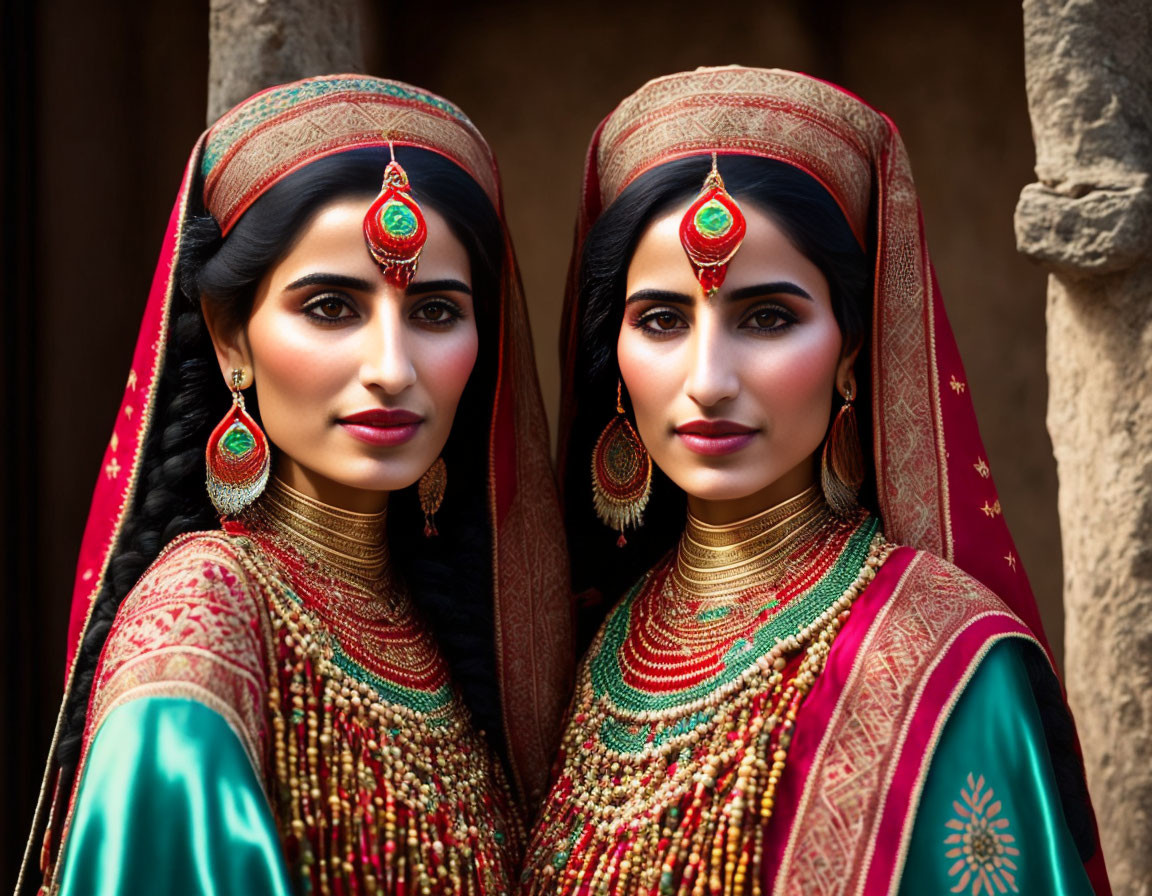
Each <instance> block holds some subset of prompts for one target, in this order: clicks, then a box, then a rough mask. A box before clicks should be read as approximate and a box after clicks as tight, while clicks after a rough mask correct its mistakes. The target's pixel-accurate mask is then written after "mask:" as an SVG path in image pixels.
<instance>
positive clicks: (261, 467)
mask: <svg viewBox="0 0 1152 896" xmlns="http://www.w3.org/2000/svg"><path fill="white" fill-rule="evenodd" d="M243 384H244V371H243V370H242V369H237V370H233V371H232V407H231V409H230V410H229V411H228V413H227V414H225V415H224V419H223V420H221V421H220V422H219V423H218V424H217V425H216V428H215V429H214V430H212V435H211V436H210V437H209V439H208V447H207V449H206V450H205V452H204V460H205V466H206V467H207V471H208V497H209V498H211V499H212V505H213V506H214V507H215V508H216V510H217V511H218V512H219V513H220V515H221V516H235V515H236V514H238V513H239V512H240V511H241V510H243V509H244V508H245V507H247V506H248V505H249V504H251V503H252V502H253V501H255V500H256V499H257V498H258V497H260V494H261V492H263V491H264V486H266V485H267V484H268V474H269V472H270V470H271V469H272V463H271V458H270V456H269V452H268V439H267V438H266V437H265V435H264V431H263V430H261V429H260V426H259V425H258V424H257V423H256V421H255V420H253V419H252V417H251V416H250V415H249V414H248V412H247V411H246V410H245V409H244V395H243V393H241V391H240V387H241V386H242V385H243Z"/></svg>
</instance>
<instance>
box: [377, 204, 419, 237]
mask: <svg viewBox="0 0 1152 896" xmlns="http://www.w3.org/2000/svg"><path fill="white" fill-rule="evenodd" d="M380 223H381V224H382V225H383V226H384V230H385V232H387V233H388V235H389V236H394V237H398V238H400V239H406V238H408V237H410V236H412V234H414V233H415V232H416V228H417V227H418V226H419V224H418V222H417V221H416V215H415V214H414V213H413V212H412V209H410V208H409V207H408V206H406V205H405V204H404V203H403V202H400V201H399V200H398V199H393V200H392V201H391V202H387V203H385V204H384V208H382V209H380Z"/></svg>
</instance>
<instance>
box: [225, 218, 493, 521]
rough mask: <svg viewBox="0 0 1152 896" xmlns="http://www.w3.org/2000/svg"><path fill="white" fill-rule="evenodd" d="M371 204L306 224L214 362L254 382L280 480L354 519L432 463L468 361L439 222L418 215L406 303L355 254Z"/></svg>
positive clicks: (449, 243) (463, 258)
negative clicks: (422, 224) (230, 348)
mask: <svg viewBox="0 0 1152 896" xmlns="http://www.w3.org/2000/svg"><path fill="white" fill-rule="evenodd" d="M371 204H372V199H371V198H347V199H341V200H338V201H335V202H332V203H330V204H329V205H326V206H324V207H323V208H322V209H321V210H320V211H319V212H318V213H317V214H316V215H315V216H314V217H313V218H312V219H311V221H310V222H309V223H308V224H307V225H306V226H305V227H304V228H303V230H302V231H301V232H300V234H299V236H298V238H297V240H296V241H295V243H294V244H293V245H292V247H291V248H290V249H289V250H288V252H287V253H285V255H284V256H282V257H281V258H280V260H279V261H278V262H276V263H275V264H274V265H273V266H272V267H271V268H270V269H269V270H268V272H267V273H266V274H265V276H264V278H263V280H262V281H261V282H260V284H259V287H258V289H257V292H256V298H255V302H254V305H253V310H252V316H251V318H250V319H249V321H248V324H247V326H246V327H245V329H244V332H243V333H242V334H238V336H237V338H236V339H235V340H234V341H235V349H234V351H235V352H238V353H239V355H238V356H237V357H233V356H232V355H228V353H227V352H225V355H222V356H221V370H222V372H223V373H224V374H225V377H226V378H230V373H231V369H232V368H233V367H245V368H246V369H247V370H248V371H249V372H250V375H251V380H250V381H251V382H252V383H253V384H254V385H255V390H256V394H257V395H258V396H259V403H260V418H261V422H262V424H263V427H264V431H265V433H266V434H267V436H268V438H269V439H270V440H271V442H272V443H273V444H274V445H275V446H276V448H277V449H278V452H277V455H276V461H275V463H276V475H278V476H279V477H280V478H281V479H282V480H284V481H285V482H286V483H287V484H288V485H290V486H292V487H293V488H296V489H298V490H299V491H302V492H304V493H305V494H308V495H311V496H312V497H315V498H317V499H319V500H321V501H324V502H326V503H329V504H333V505H336V506H339V507H344V508H346V509H349V510H358V511H369V510H374V509H380V508H381V507H383V506H384V504H385V503H386V502H387V496H388V493H389V492H391V491H394V490H396V489H400V488H404V487H406V486H409V485H411V484H412V483H414V482H415V481H416V480H417V479H419V478H420V476H422V475H423V474H424V473H425V471H427V470H428V468H429V467H430V466H431V465H432V463H433V462H434V461H435V460H436V458H437V456H438V455H439V454H440V451H441V449H443V447H444V443H445V442H446V441H447V439H448V433H449V431H450V430H451V428H452V420H453V417H454V415H455V413H456V405H457V403H458V402H459V400H460V396H461V394H462V393H463V391H464V386H465V384H466V383H467V382H468V377H469V375H470V374H471V372H472V368H473V366H474V364H475V362H476V354H477V350H478V339H477V332H476V320H475V315H474V313H473V301H472V277H471V266H470V264H469V260H468V253H467V252H466V250H465V249H464V246H463V245H462V244H461V243H460V242H459V240H457V239H456V238H455V237H454V236H453V235H452V232H451V230H450V229H449V228H448V225H447V223H446V222H445V220H444V219H443V217H441V216H440V215H439V214H437V213H436V212H435V211H434V210H433V209H431V208H428V207H425V208H424V209H423V211H424V216H425V218H426V220H427V224H428V239H427V242H426V243H425V245H424V249H423V252H422V253H421V255H420V263H419V268H418V270H417V272H416V276H415V277H414V278H413V280H412V282H411V284H409V286H408V288H407V289H406V290H402V289H399V288H397V287H396V286H393V285H392V284H391V283H389V282H387V281H386V280H385V279H384V277H383V275H382V274H381V272H380V269H379V267H378V266H377V265H376V263H375V262H374V261H373V259H372V257H371V256H370V255H369V253H368V249H367V246H366V245H365V242H364V230H363V221H364V215H365V214H366V212H367V211H368V207H369V206H370V205H371ZM218 346H219V343H218ZM218 354H220V352H219V350H218ZM225 356H227V357H225ZM236 360H239V361H241V362H242V363H235V361H236Z"/></svg>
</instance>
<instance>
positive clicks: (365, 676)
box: [229, 479, 524, 896]
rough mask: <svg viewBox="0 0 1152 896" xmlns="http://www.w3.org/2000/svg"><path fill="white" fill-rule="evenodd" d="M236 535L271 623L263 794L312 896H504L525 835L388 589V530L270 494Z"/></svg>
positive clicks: (497, 774) (445, 680)
mask: <svg viewBox="0 0 1152 896" xmlns="http://www.w3.org/2000/svg"><path fill="white" fill-rule="evenodd" d="M229 529H230V531H232V532H233V534H237V535H243V536H246V537H247V539H248V540H249V541H250V542H251V543H252V544H253V545H254V548H255V550H253V551H251V552H250V554H249V557H250V560H251V561H252V571H253V573H254V575H255V577H256V579H257V581H258V582H259V583H260V586H261V590H262V592H263V593H264V595H265V598H266V601H267V605H268V608H269V615H270V618H271V623H272V631H273V643H272V650H271V651H270V657H269V665H270V670H269V671H270V686H269V690H268V710H269V715H270V719H271V726H272V737H271V752H272V760H273V761H272V765H271V768H270V774H271V777H272V783H271V787H270V793H271V796H272V800H273V806H274V808H275V812H276V815H277V818H278V820H279V824H280V828H281V832H282V835H283V836H284V840H285V851H286V855H287V858H288V860H289V863H290V866H291V867H292V868H293V869H294V871H295V873H296V876H297V878H298V879H299V880H300V881H301V882H302V884H303V885H304V887H305V889H306V890H307V891H310V892H314V893H319V894H323V896H328V894H335V896H343V894H353V893H382V894H417V893H420V894H477V896H479V894H498V893H509V892H510V890H511V887H510V877H511V875H512V873H513V868H514V867H515V863H516V861H517V858H518V854H519V852H520V849H521V846H522V843H523V838H524V832H523V829H522V827H521V826H520V821H519V818H518V817H517V814H516V812H515V811H514V809H513V807H512V802H511V798H510V795H509V789H508V786H507V784H506V782H505V780H504V777H503V773H502V770H501V768H500V764H499V763H498V762H496V761H495V760H494V759H493V757H492V755H491V752H490V750H489V748H488V747H487V745H486V744H485V743H484V741H483V740H482V738H481V737H480V736H479V735H477V733H476V732H475V731H474V730H473V728H472V725H471V722H470V720H469V717H468V712H467V710H466V708H465V707H464V705H463V703H462V701H461V700H460V698H459V696H458V694H457V693H456V691H455V689H454V688H453V687H452V685H451V682H450V679H449V672H448V667H447V664H446V662H445V661H444V659H443V657H442V655H441V654H440V652H439V649H438V648H437V646H436V644H435V642H434V640H433V639H432V637H431V635H430V633H429V632H428V630H427V628H426V627H425V626H424V625H423V624H422V623H421V621H420V620H419V618H418V616H417V614H416V612H415V609H414V607H413V605H412V603H411V600H410V598H409V596H408V595H407V593H406V592H405V591H404V589H403V588H402V587H400V586H399V583H397V582H396V581H395V578H394V576H393V574H392V571H391V568H390V563H389V558H388V552H387V546H386V542H385V540H384V533H385V516H384V514H383V513H381V514H356V513H348V512H345V511H340V510H337V509H336V508H332V507H328V506H326V505H324V504H320V503H319V502H316V501H313V500H311V499H309V498H307V497H306V496H304V495H302V494H300V493H299V492H296V491H294V490H292V489H290V488H289V487H288V486H286V485H284V484H283V483H282V482H279V481H278V480H275V479H273V480H272V481H271V482H270V483H269V486H268V488H267V489H266V491H265V493H264V494H263V495H262V496H261V498H260V500H259V501H258V502H257V503H256V504H255V505H254V506H253V507H252V508H251V509H250V510H249V511H248V512H247V513H246V514H245V516H244V518H243V519H242V520H240V521H239V522H238V523H234V524H230V525H229Z"/></svg>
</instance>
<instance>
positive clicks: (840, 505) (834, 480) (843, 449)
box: [820, 384, 864, 516]
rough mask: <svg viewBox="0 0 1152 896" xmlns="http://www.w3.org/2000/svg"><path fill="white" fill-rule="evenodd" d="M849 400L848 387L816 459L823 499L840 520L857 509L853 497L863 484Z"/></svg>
mask: <svg viewBox="0 0 1152 896" xmlns="http://www.w3.org/2000/svg"><path fill="white" fill-rule="evenodd" d="M852 396H853V387H852V384H849V385H848V387H847V388H846V389H845V390H844V404H843V406H842V407H841V408H840V412H839V413H838V414H837V415H836V419H835V420H833V421H832V426H831V427H829V429H828V438H827V439H825V440H824V453H823V455H822V457H821V459H820V484H821V485H822V486H823V488H824V499H825V500H826V501H827V502H828V506H829V507H831V508H832V509H833V510H834V511H835V512H836V513H838V514H839V515H840V516H848V515H850V514H851V513H852V511H854V510H855V509H856V508H857V507H858V506H859V502H858V501H857V500H856V496H857V495H858V494H859V493H860V486H862V485H863V484H864V452H863V451H862V450H861V449H860V431H859V430H858V429H857V428H856V410H855V408H853V406H852Z"/></svg>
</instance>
